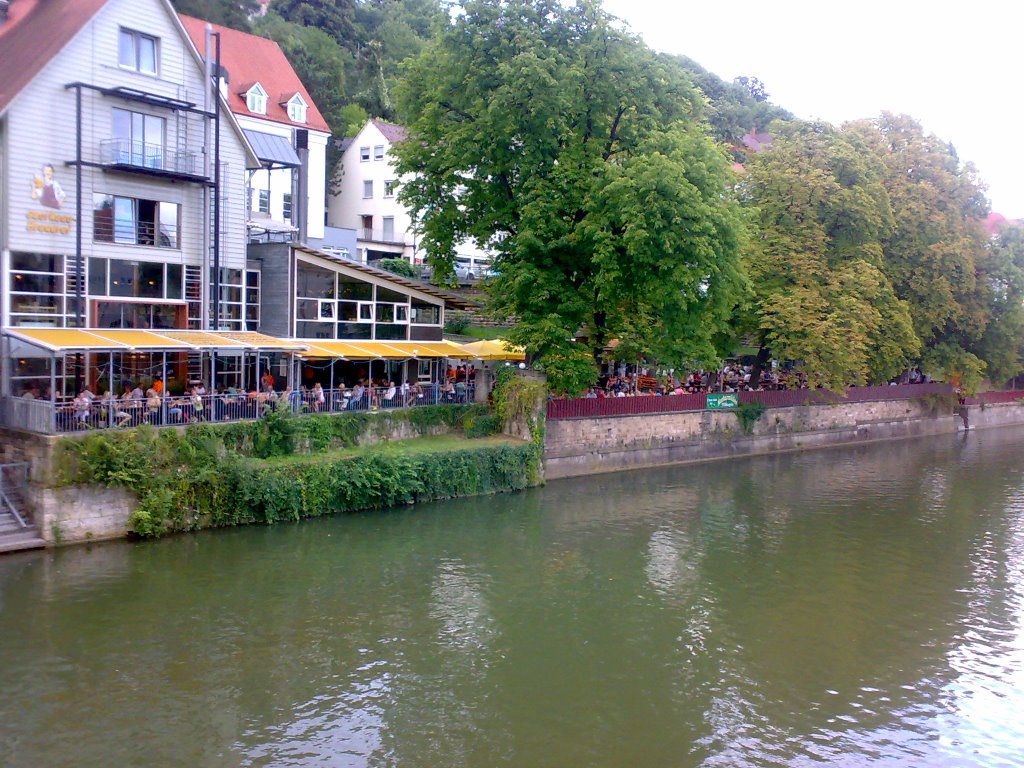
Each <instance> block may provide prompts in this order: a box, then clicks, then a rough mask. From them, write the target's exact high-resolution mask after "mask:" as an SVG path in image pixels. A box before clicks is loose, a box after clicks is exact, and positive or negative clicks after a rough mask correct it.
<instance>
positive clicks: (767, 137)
mask: <svg viewBox="0 0 1024 768" xmlns="http://www.w3.org/2000/svg"><path fill="white" fill-rule="evenodd" d="M740 141H742V142H743V146H745V147H746V148H747V149H749V150H750V151H751V152H760V151H762V150H765V149H770V148H771V146H772V144H774V143H775V139H774V138H773V137H772V135H771V134H770V133H768V132H766V131H761V132H760V133H758V131H757V129H756V128H751V129H750V133H747V134H745V135H744V136H743V138H742V139H740Z"/></svg>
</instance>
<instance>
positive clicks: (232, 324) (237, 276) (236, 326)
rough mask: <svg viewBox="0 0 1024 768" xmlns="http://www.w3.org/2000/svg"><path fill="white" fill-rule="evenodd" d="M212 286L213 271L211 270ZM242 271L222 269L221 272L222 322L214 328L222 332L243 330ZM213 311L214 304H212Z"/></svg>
mask: <svg viewBox="0 0 1024 768" xmlns="http://www.w3.org/2000/svg"><path fill="white" fill-rule="evenodd" d="M210 272H211V274H210V280H211V285H212V284H213V283H212V281H213V274H214V273H213V270H210ZM242 279H243V278H242V270H240V269H221V271H220V322H215V323H213V327H214V328H219V329H220V330H222V331H240V330H242V316H243V311H242V308H243V301H242V299H243V293H242V291H243V288H244V286H243V285H242ZM210 309H211V310H212V309H213V302H212V301H211V302H210Z"/></svg>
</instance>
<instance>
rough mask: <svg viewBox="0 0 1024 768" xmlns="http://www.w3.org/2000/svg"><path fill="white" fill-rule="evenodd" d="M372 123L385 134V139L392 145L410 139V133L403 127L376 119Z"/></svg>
mask: <svg viewBox="0 0 1024 768" xmlns="http://www.w3.org/2000/svg"><path fill="white" fill-rule="evenodd" d="M371 122H372V123H373V124H374V125H375V126H377V130H378V131H380V132H381V133H383V134H384V138H385V139H387V140H388V141H390V142H391V143H392V144H397V143H398V142H400V141H405V140H406V139H407V138H408V137H409V132H408V131H407V130H405V128H404V127H403V126H401V125H395V124H394V123H387V122H384V121H383V120H376V119H375V120H372V121H371Z"/></svg>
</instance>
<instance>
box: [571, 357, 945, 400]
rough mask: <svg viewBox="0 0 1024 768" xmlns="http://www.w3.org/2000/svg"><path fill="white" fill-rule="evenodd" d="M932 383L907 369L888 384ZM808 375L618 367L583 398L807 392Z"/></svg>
mask: <svg viewBox="0 0 1024 768" xmlns="http://www.w3.org/2000/svg"><path fill="white" fill-rule="evenodd" d="M930 380H931V377H930V376H928V374H925V373H922V372H921V369H920V368H917V367H915V368H908V369H907V370H905V371H904V372H903V374H902V375H901V376H900V377H898V378H897V379H893V380H892V381H890V382H889V384H890V385H893V386H895V385H899V384H926V383H928V382H929V381H930ZM807 387H808V383H807V376H806V375H805V374H804V372H803V371H800V370H798V369H796V368H788V367H787V368H783V367H778V366H773V367H770V368H766V369H765V370H762V371H761V372H760V374H759V375H758V376H757V377H756V380H754V371H753V366H751V365H741V364H739V363H734V362H728V363H726V364H725V365H724V366H722V368H720V369H719V370H717V371H706V370H692V371H690V372H689V373H687V374H684V375H682V376H680V375H678V373H677V372H676V371H661V372H658V371H652V370H650V369H647V368H642V367H637V368H632V369H630V368H629V367H627V366H625V365H619V366H617V367H615V368H614V370H613V371H610V372H608V373H607V374H605V375H603V376H601V378H600V379H599V380H598V382H597V384H596V385H594V386H593V387H590V388H589V389H588V390H587V392H586V394H585V395H584V397H585V398H588V399H593V398H603V397H636V396H655V397H657V396H665V395H688V394H710V393H719V392H772V391H779V390H791V389H807Z"/></svg>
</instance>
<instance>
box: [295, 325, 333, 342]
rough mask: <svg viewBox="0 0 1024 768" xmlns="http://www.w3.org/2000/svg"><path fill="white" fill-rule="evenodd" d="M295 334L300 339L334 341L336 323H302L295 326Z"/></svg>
mask: <svg viewBox="0 0 1024 768" xmlns="http://www.w3.org/2000/svg"><path fill="white" fill-rule="evenodd" d="M295 333H296V335H297V336H298V337H299V338H300V339H333V338H334V323H311V322H308V321H301V322H298V323H296V324H295Z"/></svg>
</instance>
